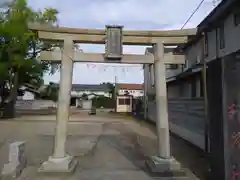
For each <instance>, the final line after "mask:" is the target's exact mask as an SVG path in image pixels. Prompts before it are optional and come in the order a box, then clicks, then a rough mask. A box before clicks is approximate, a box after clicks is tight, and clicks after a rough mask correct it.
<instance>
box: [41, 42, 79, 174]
mask: <svg viewBox="0 0 240 180" xmlns="http://www.w3.org/2000/svg"><path fill="white" fill-rule="evenodd" d="M73 51H74V42H73V40H72V39H65V40H64V47H63V51H62V60H61V74H60V87H59V94H58V107H57V125H56V134H55V142H54V152H53V156H50V157H49V159H48V161H46V162H44V163H43V164H42V166H41V167H40V168H39V171H40V172H72V171H73V170H74V168H75V167H76V164H77V161H76V160H75V159H74V158H73V157H72V156H70V155H68V154H66V147H65V146H66V145H65V144H66V140H67V125H68V120H69V112H70V110H69V106H70V97H71V88H72V75H73Z"/></svg>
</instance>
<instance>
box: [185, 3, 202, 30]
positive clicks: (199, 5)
mask: <svg viewBox="0 0 240 180" xmlns="http://www.w3.org/2000/svg"><path fill="white" fill-rule="evenodd" d="M204 1H205V0H201V2H200V3H199V4H198V6H197V8H196V9H195V10H194V11H193V12H192V14H191V15H190V16H189V18H188V19H187V21H186V22H185V23H184V24H183V26H182V28H181V29H183V28H184V27H185V26H186V25H187V23H188V22H189V21H190V20H191V19H192V17H193V16H194V14H195V13H196V12H197V11H198V10H199V9H200V7H201V6H202V4H203V3H204Z"/></svg>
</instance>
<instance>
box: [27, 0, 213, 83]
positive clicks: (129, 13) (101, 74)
mask: <svg viewBox="0 0 240 180" xmlns="http://www.w3.org/2000/svg"><path fill="white" fill-rule="evenodd" d="M28 2H29V5H30V6H31V7H33V8H34V9H36V10H38V9H41V10H42V9H44V8H48V7H53V8H56V9H58V10H59V12H60V14H59V16H58V18H59V23H60V26H68V27H75V28H100V29H103V28H104V27H105V25H107V24H119V25H123V26H124V29H136V30H143V29H146V30H163V29H164V30H165V29H178V28H181V26H182V25H183V24H184V22H185V21H186V19H187V18H188V17H189V16H190V14H191V13H192V12H193V10H194V9H195V8H196V6H197V5H198V4H199V2H200V0H28ZM213 7H214V6H213V0H205V2H204V3H203V5H202V6H201V8H200V9H199V11H198V12H197V13H196V14H195V15H194V17H193V18H192V19H191V20H190V22H189V23H188V24H187V25H186V28H191V27H195V26H196V25H198V24H199V22H200V21H202V20H203V18H204V17H205V16H206V15H207V14H208V13H209V12H210V11H211V10H212V9H213ZM81 49H83V51H84V52H104V46H103V45H102V46H101V45H81ZM144 52H145V47H140V46H124V53H135V54H144ZM118 66H120V67H118ZM115 76H117V80H118V82H122V83H123V82H125V83H142V82H143V71H142V67H141V66H140V65H116V64H115V65H112V64H111V65H110V64H99V65H97V64H80V63H75V64H74V72H73V83H78V84H97V83H100V82H113V81H114V77H115ZM59 78H60V75H59V73H56V74H55V75H53V76H49V75H46V76H45V83H48V82H49V81H54V82H59Z"/></svg>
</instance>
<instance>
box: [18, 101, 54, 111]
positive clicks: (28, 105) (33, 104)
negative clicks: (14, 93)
mask: <svg viewBox="0 0 240 180" xmlns="http://www.w3.org/2000/svg"><path fill="white" fill-rule="evenodd" d="M46 108H56V103H55V102H54V101H51V100H17V101H16V109H46Z"/></svg>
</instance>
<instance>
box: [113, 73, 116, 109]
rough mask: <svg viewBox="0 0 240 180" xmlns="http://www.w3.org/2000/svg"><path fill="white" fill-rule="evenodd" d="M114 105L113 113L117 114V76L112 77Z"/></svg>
mask: <svg viewBox="0 0 240 180" xmlns="http://www.w3.org/2000/svg"><path fill="white" fill-rule="evenodd" d="M113 98H114V103H115V112H117V106H116V103H117V76H115V77H114V97H113Z"/></svg>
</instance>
